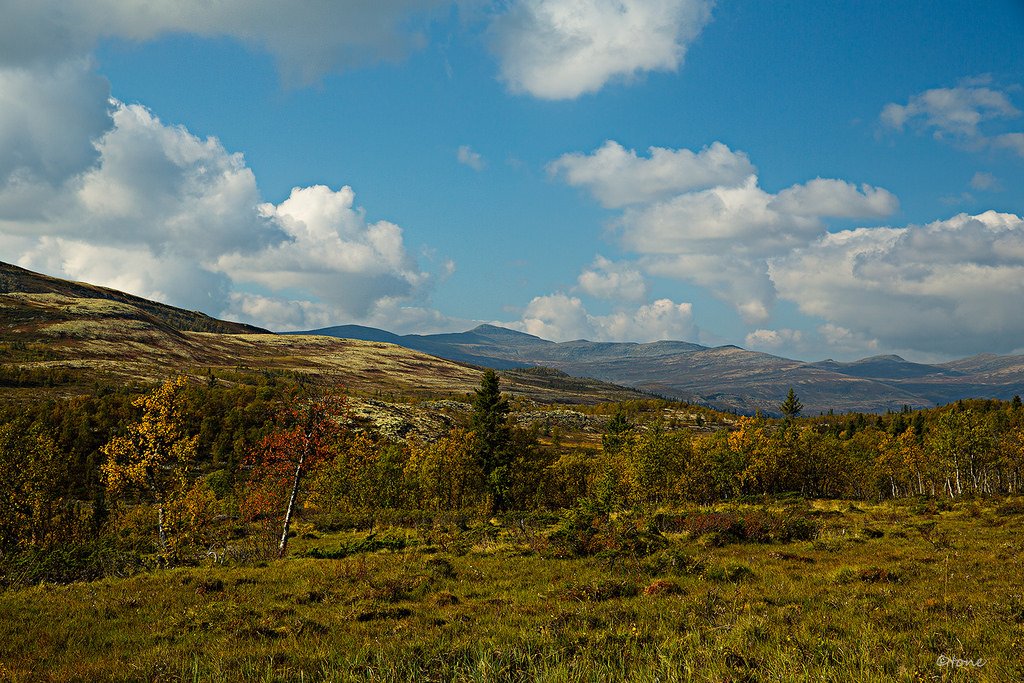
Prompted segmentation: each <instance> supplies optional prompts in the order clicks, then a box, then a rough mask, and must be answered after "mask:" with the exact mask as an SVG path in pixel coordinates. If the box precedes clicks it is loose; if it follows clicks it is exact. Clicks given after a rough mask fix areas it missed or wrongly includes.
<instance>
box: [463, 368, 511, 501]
mask: <svg viewBox="0 0 1024 683" xmlns="http://www.w3.org/2000/svg"><path fill="white" fill-rule="evenodd" d="M508 413H509V405H508V400H507V399H506V398H505V397H504V396H503V395H502V393H501V388H500V386H499V380H498V373H496V372H495V371H494V370H485V371H484V374H483V378H482V379H481V381H480V388H479V389H477V390H476V392H475V396H474V397H473V416H472V418H471V420H470V428H471V429H472V430H473V432H474V434H476V459H477V463H478V464H479V465H480V469H481V470H482V471H483V474H484V480H485V481H486V482H487V488H488V490H489V492H490V494H491V512H492V513H493V512H497V511H499V510H502V509H504V507H505V493H506V491H507V490H508V482H509V478H510V474H511V472H510V471H509V466H510V465H511V462H512V455H513V454H512V448H511V444H512V435H511V430H510V429H509V426H508Z"/></svg>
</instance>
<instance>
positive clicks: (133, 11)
mask: <svg viewBox="0 0 1024 683" xmlns="http://www.w3.org/2000/svg"><path fill="white" fill-rule="evenodd" d="M448 4H450V3H449V2H445V1H443V0H389V1H388V2H374V1H373V0H355V1H351V2H309V1H307V2H291V3H281V2H277V1H276V0H219V1H218V2H208V1H207V0H179V1H178V2H158V3H153V2H139V1H138V0H33V1H32V2H14V3H5V7H4V21H3V22H2V23H0V64H7V65H19V66H23V65H30V64H41V63H53V62H60V61H63V60H65V59H67V58H69V57H73V56H77V55H82V54H86V53H88V52H89V51H91V49H92V47H93V46H94V45H95V44H96V43H97V41H99V40H100V39H103V38H108V37H116V38H124V39H127V40H132V41H146V40H151V39H154V38H157V37H159V36H162V35H166V34H171V33H191V34H194V35H198V36H204V37H221V36H230V37H233V38H235V39H238V40H240V41H242V42H244V43H246V44H247V45H250V46H253V47H255V48H258V49H262V50H266V51H268V52H270V53H271V54H273V55H274V56H275V57H276V58H277V60H278V63H279V65H280V68H281V72H282V74H283V75H284V77H285V78H286V79H287V80H289V81H291V82H296V83H309V82H312V81H315V80H317V79H318V78H319V77H321V76H322V75H323V74H325V73H327V72H330V71H332V70H336V69H343V68H347V67H351V66H356V65H361V64H365V63H367V62H371V61H375V60H379V59H394V58H398V57H401V56H402V55H404V54H405V53H406V52H407V51H408V50H410V49H413V48H415V47H416V46H418V45H421V44H422V43H423V42H424V40H425V39H424V36H423V29H424V27H425V22H426V21H427V20H428V19H429V17H430V12H431V11H432V10H433V9H435V8H437V7H441V6H445V5H448Z"/></svg>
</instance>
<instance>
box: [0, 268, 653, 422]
mask: <svg viewBox="0 0 1024 683" xmlns="http://www.w3.org/2000/svg"><path fill="white" fill-rule="evenodd" d="M270 371H283V372H287V373H292V374H306V373H313V374H318V375H324V376H328V377H330V378H331V379H332V380H334V381H336V382H337V383H338V384H339V385H342V386H343V387H344V388H345V390H346V392H347V393H348V394H349V395H350V396H352V397H358V398H361V399H366V398H379V397H388V396H395V397H402V398H405V399H408V398H413V397H415V398H419V399H423V398H458V399H465V397H466V395H467V394H469V393H470V392H472V391H473V389H475V388H476V387H478V386H479V384H480V368H479V367H472V366H469V365H466V364H464V363H458V362H453V361H450V360H446V359H443V358H439V357H436V356H432V355H428V354H425V353H422V352H419V351H414V350H410V349H408V348H405V347H403V346H401V345H395V344H384V343H379V342H376V341H362V340H356V339H333V338H330V337H324V336H291V335H279V334H273V333H271V332H269V331H267V330H264V329H261V328H258V327H253V326H251V325H244V324H241V323H234V322H228V321H224V320H218V319H216V318H212V317H210V316H208V315H205V314H203V313H199V312H196V311H188V310H184V309H181V308H176V307H174V306H169V305H167V304H162V303H158V302H155V301H150V300H148V299H144V298H142V297H138V296H133V295H130V294H125V293H124V292H119V291H117V290H113V289H108V288H105V287H96V286H94V285H90V284H86V283H81V282H70V281H67V280H61V279H59V278H53V277H49V276H46V275H41V274H39V273H35V272H32V271H29V270H25V269H24V268H19V267H17V266H14V265H11V264H8V263H2V262H0V393H2V394H4V395H11V396H15V397H17V398H19V399H32V398H45V397H47V396H52V395H68V394H81V393H88V392H90V391H93V390H94V388H95V386H96V383H97V382H102V383H109V382H115V383H118V384H137V383H150V382H154V381H159V380H162V379H166V378H167V377H170V376H174V375H177V374H188V375H193V376H199V377H203V376H209V375H210V374H211V373H215V374H217V375H218V376H221V377H226V378H229V379H227V380H226V381H232V380H231V379H230V378H231V377H237V376H244V375H247V374H253V373H266V372H270ZM502 384H503V387H504V388H505V390H506V391H507V392H509V393H511V394H513V395H515V396H518V397H522V398H524V399H527V401H532V402H536V403H542V404H565V403H571V404H577V403H583V404H586V403H608V402H616V401H626V400H630V399H636V398H643V397H644V394H642V393H640V392H638V391H636V390H633V389H628V388H625V387H622V386H618V385H613V384H609V383H607V382H601V381H598V380H593V379H587V378H575V377H570V376H568V375H565V374H564V373H561V372H558V371H553V370H547V369H510V370H508V371H506V372H504V373H503V382H502Z"/></svg>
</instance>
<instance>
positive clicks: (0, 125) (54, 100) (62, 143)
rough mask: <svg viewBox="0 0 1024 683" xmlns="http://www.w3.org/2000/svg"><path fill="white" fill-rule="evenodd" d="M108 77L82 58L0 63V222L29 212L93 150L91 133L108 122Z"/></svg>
mask: <svg viewBox="0 0 1024 683" xmlns="http://www.w3.org/2000/svg"><path fill="white" fill-rule="evenodd" d="M109 97H110V85H109V84H108V83H107V81H106V79H104V78H102V77H100V76H98V75H96V74H95V73H93V71H92V69H91V66H90V64H89V63H88V61H86V60H82V59H76V60H71V61H68V62H64V63H61V64H58V65H55V66H52V67H46V68H42V67H23V68H0V226H2V227H3V228H4V230H5V231H10V230H13V229H14V226H13V225H12V224H10V223H6V222H5V221H8V220H15V221H19V222H20V221H26V220H35V219H38V218H39V217H40V216H42V215H43V214H45V213H46V212H47V211H48V210H52V208H54V207H53V203H54V202H59V201H61V200H62V197H61V194H62V192H59V190H62V189H63V187H64V185H65V183H66V182H67V181H68V180H69V179H72V178H74V177H76V176H77V175H79V174H81V173H82V172H83V171H85V170H87V169H89V168H91V167H92V166H93V165H94V164H95V163H96V161H97V159H98V158H99V152H98V151H97V150H96V148H95V146H94V141H95V140H97V139H98V138H100V137H101V136H103V135H104V134H105V133H106V132H107V131H108V130H109V129H110V128H111V127H112V125H113V122H112V121H111V118H110V114H109V104H108V99H109Z"/></svg>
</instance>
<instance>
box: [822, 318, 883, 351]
mask: <svg viewBox="0 0 1024 683" xmlns="http://www.w3.org/2000/svg"><path fill="white" fill-rule="evenodd" d="M818 334H820V335H821V337H822V339H824V340H825V343H826V344H827V345H828V347H829V350H830V351H831V352H833V353H835V354H837V355H844V356H863V355H864V354H868V353H874V352H876V351H878V340H877V339H868V338H867V337H865V336H863V335H861V334H857V333H856V332H853V331H852V330H849V329H847V328H845V327H842V326H841V325H834V324H832V323H825V324H824V325H819V326H818Z"/></svg>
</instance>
